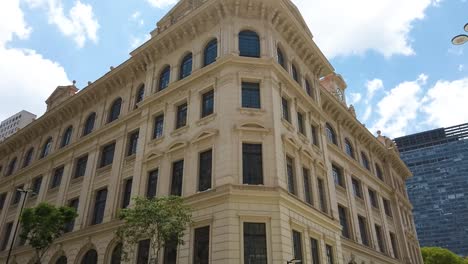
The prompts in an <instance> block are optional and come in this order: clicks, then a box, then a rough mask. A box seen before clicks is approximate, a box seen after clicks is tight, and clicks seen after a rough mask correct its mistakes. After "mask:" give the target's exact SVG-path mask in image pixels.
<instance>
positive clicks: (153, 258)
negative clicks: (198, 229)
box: [117, 196, 192, 263]
mask: <svg viewBox="0 0 468 264" xmlns="http://www.w3.org/2000/svg"><path fill="white" fill-rule="evenodd" d="M134 201H135V205H134V206H133V207H132V208H128V209H123V210H122V211H121V212H120V217H121V219H122V220H124V224H123V225H122V226H121V227H120V228H119V229H118V231H117V236H118V237H119V238H120V240H121V241H122V242H123V259H125V260H127V261H128V260H129V259H130V256H133V255H132V253H133V251H134V248H135V245H136V244H137V243H138V242H139V241H140V240H144V239H150V241H151V243H150V245H151V246H150V248H151V252H150V263H158V259H159V253H160V251H161V248H163V247H164V246H165V245H166V244H167V243H171V242H173V241H176V242H178V243H181V244H182V243H183V240H182V237H183V235H184V231H185V229H186V227H187V225H188V224H189V223H190V222H191V217H192V216H191V212H190V208H189V207H188V206H186V205H184V203H183V199H182V198H180V197H178V196H169V197H157V198H152V199H147V198H140V197H137V198H135V199H134Z"/></svg>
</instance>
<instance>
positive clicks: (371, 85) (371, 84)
mask: <svg viewBox="0 0 468 264" xmlns="http://www.w3.org/2000/svg"><path fill="white" fill-rule="evenodd" d="M366 88H367V100H368V101H370V100H372V98H373V97H374V94H375V92H377V91H379V90H382V89H383V88H384V85H383V81H382V80H380V79H373V80H371V81H367V82H366Z"/></svg>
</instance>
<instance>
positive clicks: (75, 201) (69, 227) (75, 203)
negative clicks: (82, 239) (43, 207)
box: [64, 198, 80, 233]
mask: <svg viewBox="0 0 468 264" xmlns="http://www.w3.org/2000/svg"><path fill="white" fill-rule="evenodd" d="M79 202H80V200H79V199H78V198H76V199H73V200H70V202H69V203H68V207H70V208H73V209H75V212H76V211H78V205H79ZM74 226H75V220H74V219H73V220H71V221H70V222H68V223H66V224H65V228H64V232H65V233H68V232H71V231H73V227H74Z"/></svg>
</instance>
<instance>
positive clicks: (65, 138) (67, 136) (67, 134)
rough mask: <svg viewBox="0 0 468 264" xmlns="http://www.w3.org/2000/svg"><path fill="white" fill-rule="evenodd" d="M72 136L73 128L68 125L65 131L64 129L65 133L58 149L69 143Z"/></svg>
mask: <svg viewBox="0 0 468 264" xmlns="http://www.w3.org/2000/svg"><path fill="white" fill-rule="evenodd" d="M72 135H73V126H72V125H70V126H68V127H67V129H65V132H63V135H62V140H61V141H60V148H64V147H66V146H68V145H69V144H70V143H71V139H72Z"/></svg>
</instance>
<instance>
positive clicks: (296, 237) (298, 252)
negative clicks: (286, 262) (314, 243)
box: [292, 230, 303, 263]
mask: <svg viewBox="0 0 468 264" xmlns="http://www.w3.org/2000/svg"><path fill="white" fill-rule="evenodd" d="M292 237H293V251H294V252H293V253H294V259H298V260H302V259H303V256H302V234H301V233H299V232H298V231H296V230H293V232H292ZM301 263H302V262H301Z"/></svg>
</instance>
